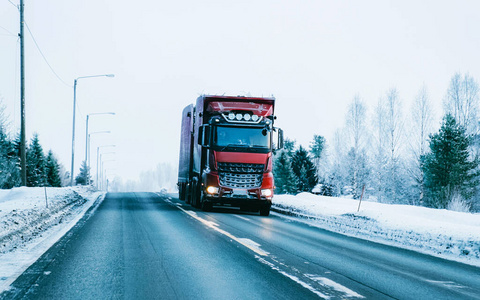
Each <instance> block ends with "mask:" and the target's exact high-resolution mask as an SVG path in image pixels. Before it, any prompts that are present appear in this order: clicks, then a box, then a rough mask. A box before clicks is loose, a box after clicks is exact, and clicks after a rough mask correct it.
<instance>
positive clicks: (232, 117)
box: [228, 112, 235, 120]
mask: <svg viewBox="0 0 480 300" xmlns="http://www.w3.org/2000/svg"><path fill="white" fill-rule="evenodd" d="M228 118H229V119H230V120H233V119H235V114H234V113H233V112H231V113H229V114H228Z"/></svg>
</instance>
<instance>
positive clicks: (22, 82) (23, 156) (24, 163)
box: [19, 0, 27, 186]
mask: <svg viewBox="0 0 480 300" xmlns="http://www.w3.org/2000/svg"><path fill="white" fill-rule="evenodd" d="M23 7H24V5H23V0H20V34H19V37H20V114H21V125H20V167H21V176H22V186H26V185H27V155H26V151H25V144H26V143H25V55H24V41H25V37H24V31H23V24H24V20H23Z"/></svg>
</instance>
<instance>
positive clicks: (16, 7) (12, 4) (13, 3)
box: [7, 0, 18, 9]
mask: <svg viewBox="0 0 480 300" xmlns="http://www.w3.org/2000/svg"><path fill="white" fill-rule="evenodd" d="M7 1H8V2H10V4H12V5H13V6H15V7H16V8H17V9H18V5H16V4H15V3H13V2H12V1H10V0H7Z"/></svg>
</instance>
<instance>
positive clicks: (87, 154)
mask: <svg viewBox="0 0 480 300" xmlns="http://www.w3.org/2000/svg"><path fill="white" fill-rule="evenodd" d="M94 115H115V113H114V112H101V113H91V114H88V115H87V124H86V126H85V128H86V133H85V162H87V160H88V158H89V156H90V153H89V152H90V151H89V150H90V135H89V134H88V119H89V118H90V116H94ZM98 133H101V132H98ZM102 133H107V132H106V131H104V132H102ZM108 133H110V131H108ZM88 167H90V162H89V163H88Z"/></svg>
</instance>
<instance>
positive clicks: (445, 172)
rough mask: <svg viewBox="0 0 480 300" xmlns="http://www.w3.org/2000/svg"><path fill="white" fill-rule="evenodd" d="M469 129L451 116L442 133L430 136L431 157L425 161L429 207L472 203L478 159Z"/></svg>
mask: <svg viewBox="0 0 480 300" xmlns="http://www.w3.org/2000/svg"><path fill="white" fill-rule="evenodd" d="M469 146H470V139H469V138H468V136H467V133H466V129H465V128H464V127H463V126H461V125H459V124H457V122H456V120H455V118H454V117H453V116H452V115H450V114H447V115H446V116H445V117H444V119H443V123H442V126H441V128H440V130H439V132H438V133H436V134H433V135H431V136H430V153H428V154H426V155H424V156H423V157H422V161H423V171H424V173H425V188H426V191H427V197H426V201H425V204H426V205H427V206H431V207H437V208H446V207H447V206H448V205H449V203H450V202H451V201H457V202H458V197H459V196H460V197H461V199H463V200H465V201H469V200H470V199H471V198H472V195H473V194H474V191H475V187H476V186H477V185H478V172H476V169H477V167H478V160H477V159H470V154H469V150H468V148H469Z"/></svg>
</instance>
